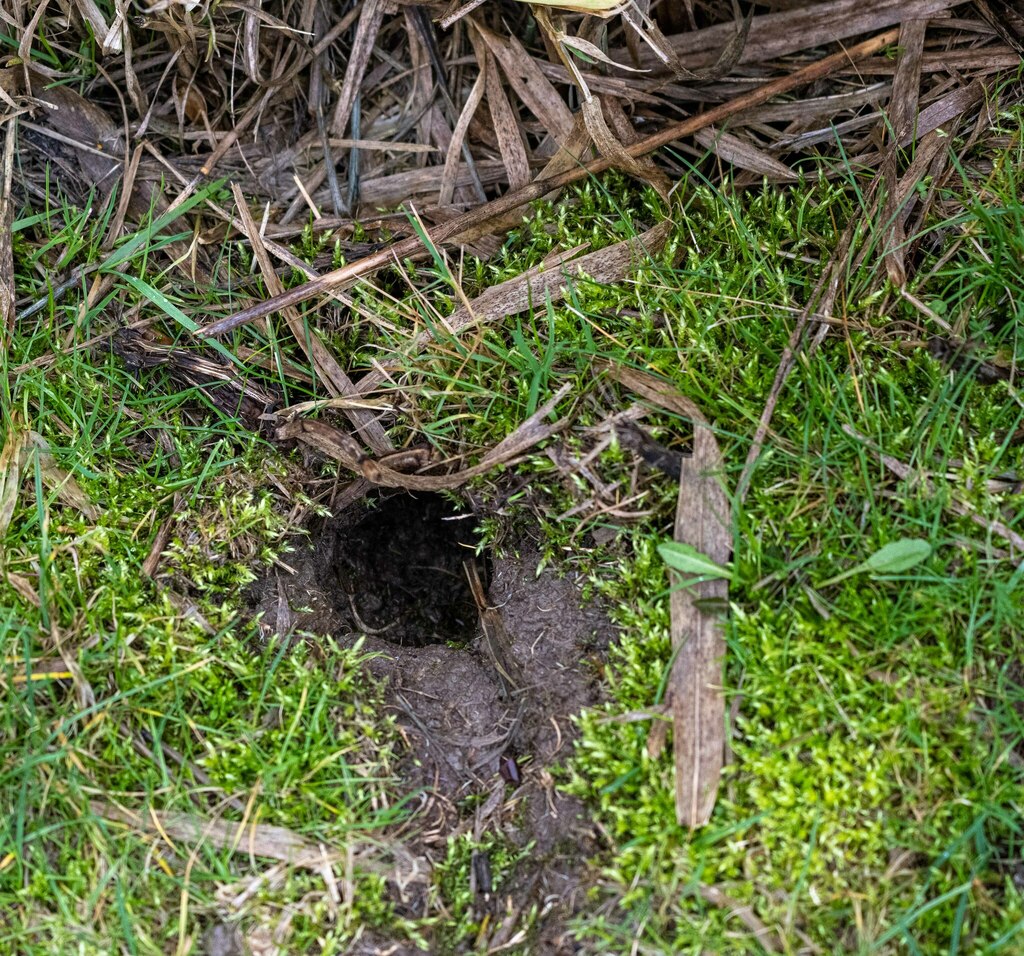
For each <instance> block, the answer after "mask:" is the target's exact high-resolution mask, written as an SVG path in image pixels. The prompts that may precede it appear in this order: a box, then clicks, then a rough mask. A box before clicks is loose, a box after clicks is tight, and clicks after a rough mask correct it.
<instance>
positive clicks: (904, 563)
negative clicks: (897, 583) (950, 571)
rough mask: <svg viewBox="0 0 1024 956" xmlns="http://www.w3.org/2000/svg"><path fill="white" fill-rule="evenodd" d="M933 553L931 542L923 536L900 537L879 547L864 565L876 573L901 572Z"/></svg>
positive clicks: (867, 569) (866, 568)
mask: <svg viewBox="0 0 1024 956" xmlns="http://www.w3.org/2000/svg"><path fill="white" fill-rule="evenodd" d="M931 553H932V546H931V544H930V543H929V542H928V541H925V540H924V539H923V538H900V539H899V541H891V542H890V543H889V544H887V545H883V546H882V547H881V548H879V549H878V550H877V551H876V552H875V553H874V554H872V555H871V556H870V557H869V558H868V559H867V560H866V561H865V562H864V564H863V565H862V567H863V568H864V570H865V571H871V572H872V573H874V574H899V573H900V572H901V571H906V570H908V569H909V568H912V567H913V566H914V565H915V564H920V563H921V562H922V561H924V560H925V559H926V558H928V557H929V556H930V555H931Z"/></svg>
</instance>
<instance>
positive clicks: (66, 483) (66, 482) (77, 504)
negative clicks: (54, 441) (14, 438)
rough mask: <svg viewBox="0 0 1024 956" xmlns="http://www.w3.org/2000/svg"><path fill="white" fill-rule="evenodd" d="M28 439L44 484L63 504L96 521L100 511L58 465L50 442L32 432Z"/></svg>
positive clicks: (70, 475) (69, 475)
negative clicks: (33, 450)
mask: <svg viewBox="0 0 1024 956" xmlns="http://www.w3.org/2000/svg"><path fill="white" fill-rule="evenodd" d="M26 439H27V441H26V447H32V448H34V449H35V452H36V456H37V458H38V461H39V471H40V474H41V477H42V479H43V484H44V485H46V486H47V487H48V488H51V489H52V490H53V491H54V492H55V493H56V495H57V497H58V498H59V499H60V500H61V502H63V504H65V505H67V506H68V507H70V508H74V509H75V510H76V511H78V512H79V513H81V514H82V515H83V516H84V517H86V518H88V519H89V520H90V521H95V520H96V518H97V517H98V515H99V511H98V510H97V508H96V506H95V505H94V504H93V503H92V502H91V501H89V499H88V497H87V496H86V494H85V492H84V491H82V488H81V486H80V485H79V484H78V482H77V481H75V477H74V475H72V474H71V472H70V471H68V470H67V469H66V468H64V467H63V466H62V465H60V464H58V463H57V459H56V458H54V457H53V453H52V452H51V451H50V444H49V442H47V440H46V439H45V438H43V436H42V435H40V434H39V433H38V432H35V431H31V430H30V431H29V432H28V433H27V434H26Z"/></svg>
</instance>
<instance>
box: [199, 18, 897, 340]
mask: <svg viewBox="0 0 1024 956" xmlns="http://www.w3.org/2000/svg"><path fill="white" fill-rule="evenodd" d="M897 36H898V31H896V30H889V31H887V32H886V33H882V34H879V35H878V36H876V37H872V38H871V39H870V40H865V41H864V42H863V43H859V44H857V45H856V46H853V47H850V49H848V50H844V51H842V52H841V53H835V54H832V55H831V56H827V57H824V58H823V59H821V60H819V61H817V62H815V63H812V64H810V65H809V66H806V67H803V68H802V69H799V70H797V71H795V72H794V73H791V74H790V75H789V76H785V77H782V78H780V79H778V80H773V81H771V82H769V83H765V84H764V85H763V86H761V87H759V88H758V89H756V90H753V91H751V92H750V93H745V94H743V95H742V96H738V97H736V98H735V99H733V100H730V101H729V102H728V103H724V104H722V105H721V106H718V107H715V108H713V109H710V110H708V111H707V112H705V113H701V114H700V115H699V116H695V117H692V118H690V119H686V120H683V121H681V122H679V123H673V124H672V125H670V126H669V127H667V128H666V129H663V130H661V131H659V132H657V133H654V134H652V135H650V136H647V137H644V139H642V140H640V141H639V142H637V143H636V144H634V145H633V146H630V147H629V148H628V149H627V152H628V153H629V154H630V155H631V156H642V155H644V154H646V153H649V152H652V151H653V150H655V149H660V148H661V147H662V146H665V145H667V144H668V143H671V142H673V141H674V140H677V139H681V138H683V137H686V136H692V135H693V134H694V133H696V132H697V131H698V130H701V129H704V128H706V127H708V126H713V125H714V124H716V123H721V122H722V121H723V120H725V119H727V118H729V117H730V116H734V115H735V114H736V113H739V112H742V111H743V110H746V109H750V108H751V107H753V106H760V105H761V104H763V103H766V102H767V101H768V100H770V99H771V98H772V97H774V96H778V95H780V94H782V93H786V92H789V91H790V90H793V89H796V88H797V87H800V86H803V85H804V84H807V83H811V82H813V81H814V80H818V79H821V78H822V77H825V76H828V75H829V74H831V73H834V72H835V71H837V70H840V69H842V68H844V67H846V66H848V65H849V64H850V63H853V62H856V61H857V60H858V59H860V58H863V57H867V56H870V55H871V54H872V53H876V52H877V51H879V50H881V49H884V48H885V47H886V46H888V45H889V44H890V43H892V42H893V40H895V39H896V37H897ZM610 166H611V162H610V161H609V160H607V159H605V158H603V157H601V158H598V159H596V160H594V161H593V162H591V163H588V164H587V165H586V166H582V167H577V168H573V169H568V170H566V171H565V172H564V173H560V174H558V175H557V176H551V177H548V178H545V179H541V180H535V181H534V182H532V183H531V184H530V185H529V186H526V187H524V188H523V189H520V190H516V191H514V192H510V193H507V194H506V195H504V196H502V197H500V198H499V199H495V200H493V201H492V202H489V203H487V204H486V205H484V206H480V207H479V208H477V209H473V210H471V211H470V212H467V213H464V214H463V215H461V216H458V217H457V218H455V219H452V220H450V221H449V222H446V223H443V224H442V225H439V226H435V227H434V228H433V229H431V230H429V231H428V232H427V234H426V239H427V241H429V242H431V243H433V244H434V245H439V244H441V243H443V242H447V241H449V240H454V239H457V238H458V237H460V236H462V235H463V234H464V233H466V232H467V231H469V230H471V229H476V228H478V227H480V226H481V225H482V224H484V223H487V222H491V221H494V220H497V219H499V218H500V217H501V216H503V215H504V214H505V213H508V212H511V211H512V210H514V209H519V208H520V207H522V206H525V205H526V204H527V203H530V202H533V201H534V200H535V199H540V198H541V197H542V196H544V195H546V194H547V193H549V192H552V191H554V190H557V189H562V188H563V187H565V186H568V185H569V184H571V183H574V182H577V181H579V180H580V179H582V178H584V177H585V176H588V175H594V174H596V173H600V172H604V170H606V169H608V168H609V167H610ZM423 251H424V246H423V241H422V240H421V239H420V238H419V237H418V236H415V237H410V238H409V239H404V240H402V241H401V242H397V243H395V244H394V245H393V246H392V247H391V248H390V249H386V250H383V251H381V252H378V253H375V254H373V255H370V256H367V257H365V258H364V259H359V260H357V261H356V262H353V263H350V264H349V265H345V266H342V267H341V268H339V269H335V270H334V271H333V272H329V273H327V274H325V275H323V276H321V277H320V278H319V279H316V280H314V281H312V282H308V283H305V284H303V285H301V286H297V287H296V288H294V289H290V290H289V291H287V292H285V293H283V294H282V295H279V296H274V297H272V298H270V299H268V300H267V301H265V302H260V303H257V304H256V305H253V306H250V307H249V308H247V309H242V310H240V311H239V312H236V313H234V314H233V315H229V316H227V317H226V318H224V319H220V320H218V321H216V322H212V323H210V324H209V325H207V326H204V327H203V328H201V329H199V330H198V333H197V334H199V335H204V336H216V335H223V334H224V333H226V332H230V331H231V330H233V329H237V328H239V327H240V326H242V325H245V324H246V323H247V322H252V321H254V320H255V319H260V318H263V317H264V316H266V315H269V314H270V313H271V312H276V311H278V310H280V309H281V308H283V307H284V306H288V305H297V304H298V303H299V302H304V301H305V300H306V299H309V298H312V297H313V296H317V295H322V294H324V293H326V292H328V291H330V290H332V289H337V288H339V287H342V286H344V285H347V284H349V283H351V282H354V281H355V280H356V279H358V278H359V277H361V276H365V275H367V274H369V273H371V272H374V271H375V270H377V269H380V268H382V267H384V266H387V265H390V264H391V263H393V262H395V261H401V259H402V258H403V257H404V256H411V255H417V254H421V253H422V252H423Z"/></svg>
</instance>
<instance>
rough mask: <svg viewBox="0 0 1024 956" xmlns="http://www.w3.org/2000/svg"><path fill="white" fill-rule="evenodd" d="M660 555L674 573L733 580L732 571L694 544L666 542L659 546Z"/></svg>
mask: <svg viewBox="0 0 1024 956" xmlns="http://www.w3.org/2000/svg"><path fill="white" fill-rule="evenodd" d="M658 554H660V555H661V557H662V560H663V561H664V562H665V563H666V564H667V565H668V566H669V567H670V568H672V570H674V571H679V572H681V573H682V574H695V575H698V576H700V577H704V578H731V577H732V571H731V570H730V569H729V568H724V567H722V565H720V564H718V563H717V562H715V561H712V560H711V558H709V557H708V556H707V555H706V554H702V553H701V552H700V551H698V550H697V549H696V548H695V547H694V546H693V545H692V544H683V542H681V541H666V542H664V543H663V544H659V545H658Z"/></svg>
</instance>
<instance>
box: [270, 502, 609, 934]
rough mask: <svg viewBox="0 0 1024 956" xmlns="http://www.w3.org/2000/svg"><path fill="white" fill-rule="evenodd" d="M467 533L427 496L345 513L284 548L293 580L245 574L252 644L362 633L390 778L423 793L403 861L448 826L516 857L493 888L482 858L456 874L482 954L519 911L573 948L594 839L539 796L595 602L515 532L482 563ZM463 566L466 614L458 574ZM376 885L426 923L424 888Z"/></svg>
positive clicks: (575, 708) (586, 657) (603, 627)
mask: <svg viewBox="0 0 1024 956" xmlns="http://www.w3.org/2000/svg"><path fill="white" fill-rule="evenodd" d="M477 523H478V518H477V516H476V515H473V514H471V513H469V514H467V513H465V512H460V511H459V509H458V508H457V507H456V506H455V505H454V504H453V503H452V501H450V500H449V499H447V498H445V497H442V496H439V495H431V494H416V495H411V494H405V493H400V494H397V495H391V496H388V497H383V496H382V497H380V498H378V499H376V500H375V501H371V502H362V503H358V504H356V505H354V506H352V507H350V508H349V509H347V510H346V512H345V513H344V514H342V515H340V516H339V517H337V518H334V519H332V520H330V521H327V522H326V523H325V524H324V526H323V527H322V528H321V529H319V531H318V532H317V533H316V534H315V535H313V537H312V540H311V541H306V542H305V544H303V545H302V546H300V547H298V548H297V550H296V551H295V552H293V553H292V554H290V555H289V556H288V564H289V567H290V568H292V569H293V570H294V573H293V574H284V573H282V572H280V571H277V572H275V574H274V575H273V576H270V577H268V578H265V579H264V580H263V581H261V582H260V583H259V585H258V586H257V588H256V589H255V591H254V594H253V598H254V604H255V606H256V609H257V610H259V611H262V613H263V616H262V619H261V623H262V626H263V628H264V629H265V630H266V631H267V633H268V634H269V633H289V632H295V631H303V632H307V633H311V634H322V635H331V636H333V637H334V638H335V639H337V640H338V641H339V642H342V643H344V642H345V641H355V640H357V639H358V638H359V637H360V636H362V637H363V639H364V641H365V644H364V646H365V647H366V649H367V650H370V651H374V652H377V653H379V655H380V656H379V657H376V658H375V659H373V660H372V661H370V662H369V664H368V665H367V666H368V668H369V669H370V670H371V672H372V673H374V674H375V675H376V676H378V677H383V678H385V679H386V682H387V700H388V706H389V707H390V708H391V709H392V710H393V712H394V713H395V714H396V716H397V719H398V723H399V726H400V727H401V729H402V733H403V736H404V738H405V740H406V741H407V742H408V749H407V752H406V755H405V757H404V759H403V761H402V764H401V767H400V773H401V775H402V779H403V784H404V786H405V787H406V788H407V792H409V793H413V792H419V793H421V794H422V796H421V797H420V801H421V805H420V807H419V810H418V813H417V816H416V819H415V821H414V823H415V825H414V826H413V827H411V828H410V827H408V825H406V827H405V830H404V831H403V832H409V833H414V834H415V835H414V836H413V837H411V838H410V839H409V842H408V845H407V849H408V850H409V852H410V853H411V854H413V855H414V856H415V857H417V858H420V859H425V860H426V861H427V862H428V864H434V863H437V862H438V861H440V860H442V859H443V858H444V855H445V853H446V848H447V843H448V838H449V837H450V836H451V835H453V834H456V833H464V832H471V833H472V834H473V835H474V837H475V838H477V839H480V838H481V837H483V836H485V835H487V836H494V835H498V836H500V837H501V838H503V840H504V842H505V844H506V845H509V846H512V847H514V848H520V849H525V848H527V847H530V851H529V853H528V854H526V855H525V856H524V858H523V859H522V861H521V862H520V863H518V864H517V865H516V866H515V868H514V869H513V871H512V872H511V873H506V874H505V875H504V879H503V880H501V881H500V882H499V884H498V885H495V884H493V883H492V882H491V880H490V875H489V872H488V867H487V861H486V860H483V861H481V862H480V866H474V868H473V869H474V873H473V876H472V877H471V882H472V884H473V885H472V887H471V888H472V889H473V890H474V891H475V908H476V909H477V913H478V915H479V916H481V917H482V916H483V915H484V913H485V912H486V913H489V914H490V919H489V920H488V925H489V927H490V935H489V938H488V940H487V944H488V947H489V948H493V947H495V946H500V945H502V944H503V943H504V942H507V941H508V940H509V939H511V938H512V936H513V935H514V934H515V933H516V932H517V930H518V929H519V927H520V925H521V923H522V921H523V919H524V918H525V915H526V914H528V913H530V911H531V909H532V908H534V907H536V911H537V912H538V913H539V914H540V916H539V917H538V918H537V919H536V920H535V921H534V922H533V923H532V925H531V927H530V938H531V940H532V942H531V946H532V951H535V952H545V953H562V952H565V953H569V952H575V951H576V949H575V944H574V943H573V942H572V941H571V940H570V938H569V936H568V934H567V932H566V931H565V920H566V919H567V918H568V917H569V916H571V915H572V914H573V913H574V911H575V909H576V907H577V906H578V905H579V904H580V902H582V896H583V890H584V883H585V879H586V876H585V871H586V860H587V858H588V857H590V856H592V855H593V853H594V852H595V850H596V845H595V842H594V835H593V832H592V828H591V827H590V826H589V824H588V822H587V820H586V819H585V817H584V815H583V812H582V811H583V808H582V806H581V804H580V803H579V802H578V801H576V800H575V799H573V798H570V797H567V796H566V795H564V794H562V793H560V792H559V791H558V790H556V789H555V786H554V782H553V779H552V775H551V773H550V768H551V767H552V766H554V765H556V764H557V763H559V762H560V761H562V760H563V759H564V758H565V757H566V756H567V755H568V753H569V751H570V748H571V745H572V741H573V739H574V730H573V725H572V723H571V720H572V717H573V716H574V715H575V714H577V713H578V712H579V711H580V710H581V709H582V708H584V707H586V706H590V705H593V704H595V703H597V701H598V696H599V687H598V680H597V668H596V667H595V663H594V662H595V661H599V660H600V659H601V658H602V657H603V654H604V652H605V651H606V649H607V646H608V643H609V641H610V640H611V638H612V634H613V627H612V625H611V624H610V623H609V621H608V619H607V617H606V615H605V614H604V613H603V611H602V610H601V609H600V608H598V607H586V608H584V607H581V598H580V593H579V585H578V582H577V581H576V580H575V579H574V578H573V576H572V575H571V574H569V575H565V576H559V575H558V574H557V573H555V572H554V571H551V570H545V571H542V572H541V573H540V574H539V575H538V574H537V573H536V569H537V567H538V565H539V560H540V559H539V555H538V554H537V553H536V552H535V550H534V547H533V545H532V543H531V542H530V541H529V540H528V539H523V540H520V541H519V542H518V548H517V549H516V548H509V549H508V551H507V553H505V554H503V555H495V556H490V555H488V554H486V553H483V552H482V551H481V548H480V543H479V538H478V536H477V535H476V533H475V526H476V524H477ZM474 568H475V573H476V575H477V576H478V578H479V579H480V581H481V583H482V587H483V594H482V595H480V594H479V593H478V597H481V596H482V599H483V604H484V607H483V608H481V607H480V606H479V604H480V602H479V601H478V600H474V594H473V590H472V588H471V587H470V584H469V581H468V579H467V569H469V573H470V574H472V573H473V569H474ZM300 609H304V610H300ZM487 609H489V610H487ZM481 610H483V611H484V612H485V616H486V617H487V620H488V622H489V625H490V627H491V628H492V629H493V628H496V629H497V631H498V634H499V638H498V639H499V640H500V641H501V642H502V644H503V645H504V652H505V653H506V655H507V658H508V659H507V660H506V662H505V663H506V669H507V670H509V671H514V673H515V682H514V686H512V687H510V686H509V685H508V682H507V681H505V680H503V679H502V675H501V674H499V673H498V668H497V667H496V665H495V662H494V659H493V655H492V654H491V653H490V652H489V651H488V644H487V639H486V638H485V637H484V635H483V627H482V625H481ZM470 797H476V798H478V799H475V800H468V799H467V798H470ZM470 806H472V807H473V808H474V809H466V808H467V807H470ZM393 892H394V900H393V901H394V903H395V905H396V907H397V909H398V911H399V912H400V913H401V914H402V915H403V916H405V917H408V918H411V919H416V918H418V917H420V916H423V915H426V909H425V908H426V905H427V900H428V894H427V886H426V884H425V883H424V882H423V881H416V880H413V881H410V882H409V883H408V884H406V885H404V886H401V887H400V886H398V885H397V884H396V886H395V887H394V888H393ZM382 944H383V943H382V940H380V939H379V938H375V939H374V940H373V941H372V942H371V941H369V940H367V939H366V938H364V940H363V943H362V945H368V946H370V947H371V949H358V950H356V952H366V953H369V952H371V951H372V952H379V951H381V950H380V949H379V947H380V946H381V945H382ZM398 951H400V950H398Z"/></svg>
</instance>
